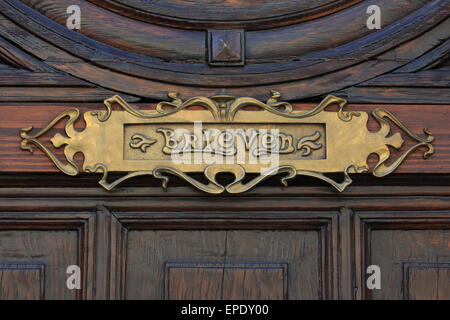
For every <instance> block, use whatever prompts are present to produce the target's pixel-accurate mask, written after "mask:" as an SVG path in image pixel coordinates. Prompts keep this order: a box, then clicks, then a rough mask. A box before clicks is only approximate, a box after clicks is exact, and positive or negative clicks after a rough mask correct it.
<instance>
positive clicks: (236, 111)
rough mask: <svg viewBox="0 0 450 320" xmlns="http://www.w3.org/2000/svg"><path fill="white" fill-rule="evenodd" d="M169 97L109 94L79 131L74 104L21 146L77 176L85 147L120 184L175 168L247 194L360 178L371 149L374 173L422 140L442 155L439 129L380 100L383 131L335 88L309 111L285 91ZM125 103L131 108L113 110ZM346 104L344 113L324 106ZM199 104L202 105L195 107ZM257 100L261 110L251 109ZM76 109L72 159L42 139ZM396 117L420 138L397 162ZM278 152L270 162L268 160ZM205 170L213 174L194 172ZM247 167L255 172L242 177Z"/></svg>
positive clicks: (25, 133)
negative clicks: (154, 101) (297, 180)
mask: <svg viewBox="0 0 450 320" xmlns="http://www.w3.org/2000/svg"><path fill="white" fill-rule="evenodd" d="M169 97H170V98H171V99H172V101H170V102H166V101H163V102H160V103H159V104H158V105H157V107H156V110H145V111H144V110H139V109H137V108H135V107H133V106H131V105H129V104H128V103H126V102H125V101H124V100H123V99H122V98H121V97H120V96H114V97H112V98H109V99H107V100H105V106H106V110H95V111H90V112H86V113H84V119H85V122H86V128H85V129H84V130H83V131H77V130H75V128H74V122H75V121H76V120H77V119H78V117H79V115H80V112H79V110H78V109H69V110H67V111H65V112H64V113H62V114H61V115H59V116H58V117H57V118H55V119H54V120H53V121H52V122H50V123H49V124H48V126H46V127H45V128H44V129H42V130H41V131H40V132H38V133H37V134H34V135H30V134H29V132H30V131H31V129H32V128H31V127H27V128H23V129H22V131H21V134H20V135H21V137H22V139H23V140H22V143H21V147H22V149H25V150H29V151H32V149H31V148H30V146H29V144H34V145H35V146H37V147H38V148H39V149H41V150H42V151H43V152H44V153H45V154H46V155H47V156H48V157H49V159H50V160H51V161H53V163H54V164H55V165H56V166H57V167H58V168H59V169H60V170H61V171H62V172H64V173H66V174H68V175H72V176H75V175H77V174H78V173H79V172H80V169H79V168H78V167H77V165H76V163H75V162H74V160H73V157H74V155H75V154H76V153H77V152H82V153H83V154H84V163H83V169H82V170H83V171H84V172H102V173H103V177H102V179H101V180H100V181H99V183H100V185H102V186H103V187H104V188H105V189H107V190H111V189H112V188H114V187H115V186H117V185H118V184H120V183H121V182H123V181H124V180H127V179H130V178H132V177H136V176H141V175H153V176H154V177H155V178H159V179H162V185H163V187H164V188H166V186H167V183H168V177H167V174H171V175H175V176H178V177H180V178H182V179H184V180H186V181H187V182H189V183H190V184H191V185H193V186H195V187H196V188H198V189H200V190H203V191H205V192H208V193H214V194H218V193H222V192H224V191H225V190H226V191H227V192H229V193H240V192H244V191H247V190H249V189H251V188H252V187H254V186H255V185H257V184H258V183H260V182H261V181H263V180H265V179H267V178H268V177H270V176H272V175H274V174H284V176H283V178H282V179H281V182H282V183H283V184H284V185H287V182H286V181H287V180H288V179H291V178H293V177H295V176H297V175H305V176H312V177H316V178H318V179H321V180H323V181H326V182H327V183H329V184H331V185H332V186H333V187H335V188H336V189H337V190H338V191H343V190H344V189H345V188H346V187H347V186H348V185H349V184H350V183H351V182H352V180H351V178H350V176H349V174H351V173H362V172H366V171H368V165H367V157H368V156H369V155H370V154H372V153H375V154H378V156H379V161H378V163H377V164H376V166H375V167H374V169H373V175H374V176H376V177H383V176H385V175H387V174H389V173H391V172H393V171H394V170H395V169H396V168H397V167H398V166H399V165H400V164H401V163H402V161H403V160H404V159H405V157H406V156H408V154H410V153H411V152H413V151H414V150H415V149H416V148H418V147H420V146H426V147H427V148H428V150H427V151H426V152H425V153H424V158H427V157H429V156H430V155H431V154H433V152H434V149H433V146H432V144H431V142H432V141H433V139H434V138H433V136H432V135H431V133H430V132H429V131H428V130H427V129H424V132H425V134H426V137H419V136H418V135H416V134H414V133H412V132H411V131H410V130H408V128H406V127H405V126H404V125H403V124H402V123H401V122H400V121H399V120H398V119H397V118H396V117H395V116H394V115H393V114H391V113H390V112H388V111H386V110H383V109H375V110H374V111H373V112H372V115H373V117H374V118H375V119H376V120H377V121H378V122H379V124H380V127H381V128H380V130H379V131H377V132H370V131H369V130H368V129H367V126H366V124H367V121H368V117H369V116H368V114H367V113H366V112H362V111H361V112H360V111H358V112H357V111H351V112H347V111H344V110H343V108H344V106H345V104H346V100H345V99H342V98H338V97H334V96H331V95H329V96H327V97H326V98H325V99H324V100H323V101H322V102H321V103H320V104H318V105H317V106H316V107H314V108H312V109H311V110H308V111H294V110H293V108H292V106H291V105H290V104H289V103H287V102H279V101H278V98H279V97H280V94H279V93H278V92H276V91H272V92H271V97H270V99H268V100H267V101H266V102H265V103H264V102H261V101H259V100H256V99H254V98H249V97H241V98H234V97H231V96H227V95H219V96H214V97H211V98H205V97H194V98H191V99H188V100H186V101H182V100H181V99H180V98H179V97H178V95H177V94H176V93H169ZM113 104H117V105H118V106H120V107H121V108H122V109H123V110H120V111H119V110H114V111H113V108H112V106H113ZM331 104H337V105H338V106H339V109H338V111H337V112H329V111H325V108H326V107H328V106H329V105H331ZM191 106H199V107H202V109H201V110H198V109H196V110H186V109H188V108H189V107H191ZM248 106H257V107H259V110H247V109H246V107H248ZM64 117H69V120H68V121H67V123H66V125H65V132H66V135H67V136H63V135H61V134H59V133H57V134H56V135H55V136H54V137H53V138H52V139H50V141H51V142H52V144H53V146H54V147H55V148H59V147H62V146H65V147H64V154H65V157H66V160H67V163H63V162H61V161H60V160H59V159H57V157H55V155H54V154H53V153H52V152H51V151H50V150H49V149H47V148H46V147H45V146H44V145H43V144H42V143H41V142H39V141H38V138H39V137H41V136H42V135H43V134H45V133H46V132H48V131H49V130H50V129H51V128H52V127H53V126H54V125H55V124H56V123H57V122H58V121H60V120H61V119H63V118H64ZM386 119H389V120H391V121H392V122H393V123H394V124H395V125H397V126H398V127H399V128H400V129H402V130H403V131H404V132H405V133H406V134H407V135H408V136H409V137H411V138H412V139H413V140H415V141H417V143H416V144H415V145H414V146H412V147H411V148H409V149H408V150H407V151H405V152H404V153H403V154H402V155H401V156H400V157H399V158H398V159H397V160H395V161H393V162H392V163H391V164H390V165H386V161H387V159H388V158H389V156H390V152H389V148H388V146H392V147H394V148H397V149H399V148H400V147H401V146H402V144H403V139H402V136H401V135H400V133H395V134H392V135H389V134H390V126H389V123H388V122H387V121H386ZM268 160H270V161H268ZM109 172H124V173H126V174H125V175H124V176H123V177H122V178H120V179H118V180H116V181H114V182H107V176H108V173H109ZM194 172H202V173H203V174H204V175H205V177H206V179H207V181H208V182H207V183H206V184H205V183H203V182H200V181H198V180H196V179H195V178H193V177H192V176H190V175H189V173H194ZM221 172H229V173H232V174H233V175H234V177H235V179H234V181H233V182H232V183H230V184H228V185H226V186H223V185H221V184H220V183H218V182H217V181H216V175H217V174H218V173H221ZM336 172H342V173H343V174H344V181H342V182H336V181H334V180H332V179H330V178H329V177H327V176H326V175H325V174H326V173H336ZM247 173H253V174H255V173H256V176H255V177H253V178H252V179H251V180H250V181H247V182H245V183H244V182H243V180H244V178H245V176H246V174H247Z"/></svg>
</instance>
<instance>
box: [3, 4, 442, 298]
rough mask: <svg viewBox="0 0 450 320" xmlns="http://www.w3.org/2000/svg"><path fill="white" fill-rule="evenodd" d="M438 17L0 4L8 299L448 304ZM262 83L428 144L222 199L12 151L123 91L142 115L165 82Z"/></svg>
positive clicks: (306, 104)
mask: <svg viewBox="0 0 450 320" xmlns="http://www.w3.org/2000/svg"><path fill="white" fill-rule="evenodd" d="M370 5H372V6H373V5H375V6H378V7H379V8H380V9H381V23H380V28H379V29H378V28H375V29H371V28H369V27H368V24H367V21H368V19H369V17H370V16H371V14H372V13H368V7H369V6H370ZM370 12H372V11H370ZM449 12H450V6H449V4H448V1H446V0H429V1H423V0H397V1H383V0H376V1H362V0H333V1H331V0H320V1H306V0H295V1H287V0H278V1H270V0H269V1H256V0H255V1H253V0H252V1H231V0H230V1H229V0H223V1H202V0H198V1H184V0H167V1H144V0H106V1H105V0H102V1H100V0H58V1H56V0H4V1H1V2H0V299H450V251H449V248H450V236H449V228H450V220H449V219H450V205H449V204H450V201H449V200H450V188H449V187H450V147H449V146H450V126H449V125H448V124H449V123H450V73H449V70H450V62H449V58H448V52H449V40H448V37H449V30H450V28H449V23H450V21H449V18H448V16H449ZM77 21H78V22H79V25H77ZM271 90H275V91H277V92H279V93H280V94H281V98H280V99H281V100H280V101H288V102H290V103H291V104H292V105H293V108H294V109H295V110H305V109H310V108H312V107H314V106H316V105H317V103H318V102H320V101H321V100H322V99H323V98H324V97H325V96H327V95H328V94H333V95H335V96H338V97H342V98H345V99H346V100H348V102H349V104H348V106H347V107H346V108H347V110H348V111H355V110H360V111H365V112H371V111H372V110H374V109H375V108H378V107H380V108H386V109H388V110H390V111H391V112H392V113H394V114H395V115H396V116H397V117H398V118H400V119H402V121H404V124H405V125H406V126H407V127H408V128H410V129H411V131H412V132H414V133H419V134H421V133H422V129H423V128H424V127H428V129H429V131H430V132H432V134H433V136H434V138H435V142H434V147H435V153H434V154H433V156H432V157H431V158H430V159H427V160H426V161H424V159H423V150H422V149H421V148H419V149H418V150H416V151H414V152H413V153H411V154H410V155H409V156H408V158H407V159H406V160H405V161H404V162H403V163H402V164H401V165H400V166H399V167H398V168H397V170H396V171H395V172H394V173H393V174H391V175H390V176H389V177H386V178H383V179H378V178H376V177H374V176H372V175H369V174H361V175H358V177H355V178H354V182H353V185H352V186H351V187H349V188H348V189H347V190H346V191H345V192H344V193H338V192H335V191H333V190H331V189H330V187H329V186H328V185H327V184H325V183H323V182H321V181H316V180H314V179H312V178H309V177H303V178H300V177H299V178H296V179H294V180H293V181H292V182H291V183H290V186H289V187H287V188H285V187H281V186H280V184H279V182H278V181H276V180H275V179H268V180H267V181H264V183H262V184H260V185H259V186H258V187H256V188H255V189H252V190H250V191H248V192H246V193H245V194H240V195H231V194H223V195H219V196H217V195H209V194H205V193H202V192H201V191H198V190H194V189H193V188H192V187H191V186H190V185H188V184H187V183H185V182H183V181H181V180H176V179H175V180H174V181H173V182H171V184H170V186H169V188H168V189H167V190H166V191H162V190H161V188H160V185H159V182H158V181H156V180H155V179H153V178H152V177H148V178H144V177H139V178H135V179H133V180H130V181H127V182H125V183H124V184H122V185H121V186H120V188H118V189H117V190H113V191H106V190H103V189H102V188H101V187H100V186H99V185H98V180H100V179H101V175H99V174H87V173H86V172H83V173H82V174H81V176H78V177H68V176H65V175H63V174H62V173H61V172H60V171H59V170H58V168H56V166H54V165H53V163H52V162H51V161H49V160H48V158H47V157H46V156H45V155H44V154H43V153H42V152H40V151H37V152H35V153H34V154H31V153H28V152H25V151H24V150H21V148H20V145H21V138H20V130H21V129H22V128H26V127H33V131H31V132H33V133H34V132H37V131H38V130H39V129H42V128H44V127H45V126H46V125H47V124H48V123H49V122H50V121H52V120H53V119H54V118H55V117H57V116H58V115H59V114H61V113H62V112H63V111H65V110H67V109H68V108H74V107H76V108H79V110H80V111H82V112H87V111H91V110H98V109H104V105H103V103H102V102H103V100H105V99H107V98H110V97H111V96H113V95H116V94H118V95H120V96H121V97H122V98H123V99H124V100H125V101H126V102H128V103H132V104H133V105H134V106H136V107H137V108H142V109H154V108H155V105H156V103H157V102H159V101H161V100H170V99H169V98H168V93H169V92H177V93H178V94H179V95H178V97H179V98H180V99H182V100H183V101H185V100H187V99H189V98H191V97H194V96H205V97H208V96H213V95H222V96H223V95H232V96H236V97H240V96H246V97H247V96H248V97H253V98H257V99H260V100H262V101H266V100H267V99H269V98H270V97H271ZM84 126H85V123H84V122H83V120H78V121H77V122H76V124H75V127H76V128H77V129H79V130H81V129H82V128H83V127H84ZM394 127H395V126H394V124H392V128H393V132H392V133H395V132H397V131H398V130H397V128H396V129H394ZM62 128H63V124H62V123H58V124H57V125H56V127H55V128H54V131H52V132H49V133H46V134H45V135H44V136H43V138H44V140H45V139H46V140H47V141H46V142H45V146H46V147H48V148H51V149H52V152H54V153H55V155H56V156H57V157H58V158H59V159H60V160H63V159H64V152H63V149H62V148H59V149H55V148H53V146H52V144H51V143H50V142H49V139H50V138H51V137H52V136H53V134H54V132H63V130H62ZM368 128H369V129H370V130H372V131H376V130H379V125H378V124H377V123H376V122H375V121H373V119H372V120H370V121H369V122H368ZM412 145H413V142H412V140H411V139H409V138H408V139H406V141H405V144H404V146H403V147H402V150H400V151H397V150H394V149H392V150H391V151H392V153H391V155H392V157H393V159H397V158H398V157H399V156H400V155H401V153H402V152H404V151H405V150H407V149H408V148H409V147H411V146H412ZM377 160H378V159H376V156H374V157H373V156H371V157H370V158H369V161H368V162H369V166H370V168H371V169H373V167H374V165H375V163H376V162H377ZM75 161H76V163H77V164H78V165H80V167H81V165H82V163H83V156H81V155H80V154H77V155H76V156H75ZM112 177H113V178H119V175H118V174H117V175H114V174H113V175H112ZM333 178H336V179H337V180H339V179H342V177H340V176H333ZM224 179H226V177H224ZM71 265H76V266H79V267H80V270H81V286H80V288H79V289H70V288H69V287H68V286H67V279H68V277H69V274H68V273H67V268H68V267H69V266H71ZM373 265H375V266H378V267H379V269H380V271H381V274H380V288H375V289H373V288H372V289H371V288H370V287H369V286H368V285H367V281H368V279H369V278H370V275H371V274H370V273H368V272H367V269H368V268H369V266H373Z"/></svg>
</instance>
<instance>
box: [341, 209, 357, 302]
mask: <svg viewBox="0 0 450 320" xmlns="http://www.w3.org/2000/svg"><path fill="white" fill-rule="evenodd" d="M352 217H353V212H352V210H350V209H348V208H345V207H342V208H341V209H340V214H339V246H338V247H337V249H338V250H339V267H340V268H339V273H338V277H339V299H342V300H353V299H354V298H355V279H354V273H353V270H354V251H353V250H354V246H353V235H354V234H353V225H352Z"/></svg>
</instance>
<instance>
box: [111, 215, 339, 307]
mask: <svg viewBox="0 0 450 320" xmlns="http://www.w3.org/2000/svg"><path fill="white" fill-rule="evenodd" d="M278 214H279V218H278V219H273V217H272V218H271V219H268V220H262V219H261V218H262V217H264V216H265V215H267V214H263V213H255V215H257V216H258V218H259V219H258V220H256V221H255V220H253V221H252V220H246V219H239V220H233V219H231V217H230V219H228V220H227V221H226V222H225V221H224V220H218V219H214V218H213V217H212V216H211V215H210V216H209V219H205V217H203V218H202V219H198V220H194V221H191V222H189V221H186V220H184V219H182V216H180V217H179V218H178V219H169V220H166V219H163V220H162V221H161V220H159V219H155V218H151V215H150V214H147V215H145V214H139V215H138V216H135V217H133V218H131V217H130V216H127V218H121V217H120V214H119V215H117V214H116V217H117V218H118V220H119V221H120V223H121V225H122V226H123V227H124V228H125V230H124V231H123V232H125V234H126V236H123V238H122V241H123V242H124V243H123V244H122V246H121V247H122V248H123V250H125V252H121V253H120V256H122V257H125V256H126V261H119V264H122V266H121V268H122V270H123V278H124V279H125V281H124V284H123V288H122V298H126V299H222V298H223V299H323V298H326V297H328V298H331V297H332V296H333V292H332V286H333V285H334V284H333V279H335V278H337V277H336V276H335V275H334V274H332V271H331V270H332V265H333V260H334V259H335V258H336V257H335V255H336V254H337V253H336V252H333V249H332V248H333V245H332V243H331V241H333V239H332V234H333V233H335V232H337V230H336V229H334V230H333V229H332V228H333V227H332V225H333V221H334V220H335V219H336V215H337V214H331V213H330V214H326V217H327V218H326V219H324V216H323V215H318V217H317V218H308V219H306V218H301V217H302V215H303V214H302V213H297V214H295V216H296V219H293V218H292V214H291V218H290V219H289V220H287V221H286V220H285V221H283V216H285V214H283V213H281V212H280V213H278ZM149 216H150V217H149ZM191 218H193V217H191ZM284 218H285V217H284ZM130 219H131V220H130ZM152 220H153V221H152ZM177 220H178V221H177ZM131 221H132V222H131ZM334 240H335V239H334ZM122 259H125V258H122ZM123 264H124V265H125V267H124V266H123Z"/></svg>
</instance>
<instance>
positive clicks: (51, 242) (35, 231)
mask: <svg viewBox="0 0 450 320" xmlns="http://www.w3.org/2000/svg"><path fill="white" fill-rule="evenodd" d="M89 229H91V230H89ZM89 232H90V233H89ZM92 232H93V219H92V217H91V215H90V214H17V213H16V214H14V213H7V214H2V213H0V299H33V300H36V299H58V300H59V299H63V300H66V299H83V298H88V297H90V296H91V295H92V293H91V292H89V289H90V288H91V286H92V278H91V277H90V275H88V274H87V273H86V272H87V271H88V264H89V263H92V257H91V255H92V250H93V248H92V243H91V244H89V241H92V236H93V234H92ZM70 265H77V266H79V267H80V270H81V283H82V288H81V290H69V289H68V288H67V286H66V279H67V277H68V275H67V273H66V269H67V267H68V266H70Z"/></svg>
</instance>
